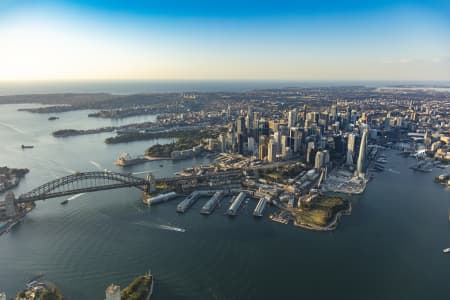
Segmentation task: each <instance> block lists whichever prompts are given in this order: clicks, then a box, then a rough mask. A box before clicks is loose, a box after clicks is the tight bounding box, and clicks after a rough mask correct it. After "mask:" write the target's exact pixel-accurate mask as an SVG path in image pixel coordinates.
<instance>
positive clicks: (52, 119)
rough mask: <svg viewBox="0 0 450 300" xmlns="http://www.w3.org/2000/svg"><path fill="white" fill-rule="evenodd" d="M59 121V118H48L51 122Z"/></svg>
mask: <svg viewBox="0 0 450 300" xmlns="http://www.w3.org/2000/svg"><path fill="white" fill-rule="evenodd" d="M58 119H59V117H49V118H48V120H49V121H55V120H58Z"/></svg>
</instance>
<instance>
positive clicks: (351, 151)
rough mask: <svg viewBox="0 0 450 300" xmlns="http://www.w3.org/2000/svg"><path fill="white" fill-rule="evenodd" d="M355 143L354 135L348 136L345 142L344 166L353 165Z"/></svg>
mask: <svg viewBox="0 0 450 300" xmlns="http://www.w3.org/2000/svg"><path fill="white" fill-rule="evenodd" d="M355 141H356V136H355V134H353V133H350V134H349V135H348V141H347V159H346V164H347V165H349V166H352V165H353V157H354V155H355Z"/></svg>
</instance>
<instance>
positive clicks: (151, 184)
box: [144, 174, 156, 196]
mask: <svg viewBox="0 0 450 300" xmlns="http://www.w3.org/2000/svg"><path fill="white" fill-rule="evenodd" d="M154 191H156V180H155V177H154V176H153V175H152V174H149V175H147V182H146V183H145V185H144V196H150V194H151V193H153V192H154Z"/></svg>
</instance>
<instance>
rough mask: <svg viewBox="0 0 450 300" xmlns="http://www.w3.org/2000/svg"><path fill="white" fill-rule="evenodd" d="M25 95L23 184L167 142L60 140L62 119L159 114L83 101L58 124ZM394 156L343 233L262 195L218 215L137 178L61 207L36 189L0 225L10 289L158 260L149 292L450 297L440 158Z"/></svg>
mask: <svg viewBox="0 0 450 300" xmlns="http://www.w3.org/2000/svg"><path fill="white" fill-rule="evenodd" d="M19 107H30V105H3V106H0V165H8V166H10V167H27V168H29V169H30V173H29V174H27V175H26V177H25V180H23V181H22V182H21V183H20V185H19V187H18V188H16V189H15V190H14V192H15V193H16V194H20V193H22V192H26V191H28V190H30V189H32V188H34V187H37V186H38V185H40V184H42V183H44V182H47V181H49V180H52V179H54V178H56V177H58V176H64V175H68V174H70V172H73V171H86V170H92V171H93V170H98V169H110V170H116V171H118V170H121V169H120V168H119V167H116V166H114V164H113V162H114V159H115V158H116V157H117V156H118V155H119V154H120V153H122V152H125V151H126V152H129V153H130V154H132V155H138V154H142V153H143V151H144V150H145V148H147V147H148V146H150V145H152V144H154V143H156V142H160V143H163V142H169V141H170V140H165V139H161V140H159V141H140V142H133V143H128V144H118V145H106V144H104V143H103V142H102V141H103V139H104V138H105V137H107V136H109V134H97V135H88V136H79V137H73V138H67V139H55V138H53V137H52V136H51V134H50V133H51V132H52V131H53V130H56V129H62V128H92V127H100V126H107V125H116V124H117V123H120V124H124V123H126V122H130V123H132V122H136V121H145V120H152V119H154V116H147V117H146V116H142V117H137V118H127V119H123V120H121V121H110V120H104V119H92V118H88V117H87V114H88V111H79V112H67V113H61V114H57V115H58V116H59V117H60V120H57V121H53V122H49V121H48V120H47V118H48V117H49V115H38V114H31V113H27V112H18V111H17V108H19ZM21 144H32V145H34V146H35V148H34V149H29V150H28V149H27V150H22V149H20V145H21ZM387 160H388V161H389V163H388V164H387V168H389V170H392V172H391V171H385V172H383V173H378V174H376V177H375V178H374V179H373V180H372V181H371V182H370V183H369V185H368V187H367V189H366V191H365V193H364V194H363V195H361V196H357V197H354V198H352V201H353V203H352V204H353V213H352V215H351V216H348V217H343V218H342V220H341V224H340V225H339V226H338V229H337V230H336V231H333V232H310V231H305V230H301V229H299V228H295V227H293V226H289V225H282V224H279V223H275V222H270V221H269V220H268V219H267V215H266V217H263V218H261V219H259V218H254V217H253V216H252V212H253V209H254V208H255V206H256V201H254V202H249V203H248V205H247V206H245V205H244V207H242V208H241V210H240V211H239V213H238V216H236V217H234V218H229V217H228V216H226V215H224V213H225V212H226V209H227V208H228V205H226V204H227V203H228V201H223V202H222V206H221V207H219V208H217V209H216V210H215V211H214V213H213V214H212V215H209V216H204V215H201V214H200V213H199V212H200V208H201V207H202V206H203V205H204V203H205V202H206V200H207V198H206V199H203V200H202V199H200V200H199V201H198V202H197V203H196V204H195V205H194V206H193V207H192V208H191V209H190V210H189V211H188V212H186V213H185V214H177V213H176V212H175V210H176V205H177V203H178V202H179V200H181V199H178V200H177V199H176V200H171V201H169V202H167V203H163V204H161V205H158V206H153V207H146V206H145V205H143V204H142V203H141V201H140V193H139V191H138V190H135V189H121V190H113V191H103V192H96V193H87V194H83V195H80V196H78V197H72V200H71V201H69V203H68V204H67V205H65V206H62V205H60V204H59V203H60V201H61V200H63V199H49V200H47V201H40V202H38V203H37V207H36V209H35V210H34V211H33V212H31V213H30V214H29V215H28V216H27V217H26V218H25V220H24V221H23V222H22V223H20V224H18V225H17V226H16V227H14V228H13V229H12V230H11V232H10V233H8V234H6V235H3V236H1V237H0V290H4V291H6V292H7V294H8V295H11V296H12V295H13V294H15V292H17V291H18V290H20V289H22V288H23V287H24V284H25V282H26V281H27V280H28V279H29V278H30V277H32V276H34V275H36V274H38V273H40V272H44V273H45V278H46V279H48V280H50V281H53V282H55V283H56V284H57V285H58V286H59V287H60V288H61V290H62V291H63V292H64V294H65V295H66V296H67V297H68V298H69V299H73V300H79V299H83V300H96V299H103V297H104V289H105V287H106V286H107V285H109V284H110V283H111V282H114V283H116V284H120V285H122V286H124V285H126V284H127V283H129V282H130V281H131V280H132V279H133V278H134V277H135V276H137V275H138V274H142V273H144V272H146V271H147V270H148V269H151V270H152V273H153V274H154V275H155V277H156V286H155V287H156V288H155V292H154V296H153V297H152V299H196V300H197V299H287V298H291V299H299V298H304V299H312V298H314V299H331V298H333V299H358V300H359V299H430V298H433V299H448V298H449V296H450V286H449V285H448V278H449V276H450V256H448V255H444V254H442V249H443V248H447V247H449V246H450V223H449V222H448V220H447V209H448V208H449V195H450V194H449V192H448V191H447V190H446V189H445V188H444V187H443V186H442V185H438V184H435V183H433V178H434V176H435V175H436V174H439V173H442V170H441V169H435V170H433V172H431V173H419V172H414V171H413V170H411V169H409V166H410V165H412V164H413V163H414V160H413V159H411V158H404V157H401V156H399V155H396V153H395V152H387ZM206 162H207V160H201V159H196V160H188V161H175V162H172V161H164V162H163V163H162V164H163V167H160V164H161V162H159V161H156V162H148V163H146V164H142V165H136V166H133V167H131V168H129V169H127V172H143V171H148V170H149V171H152V172H153V173H154V174H155V175H156V176H158V177H160V176H172V175H174V173H175V172H177V171H179V170H181V169H183V168H186V167H189V166H193V165H197V164H201V163H206ZM139 176H145V174H141V175H139ZM2 196H3V195H2ZM67 198H69V197H67ZM64 199H65V198H64Z"/></svg>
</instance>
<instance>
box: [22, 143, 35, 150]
mask: <svg viewBox="0 0 450 300" xmlns="http://www.w3.org/2000/svg"><path fill="white" fill-rule="evenodd" d="M21 147H22V149H33V148H34V146H32V145H30V146H27V145H23V144H22V146H21Z"/></svg>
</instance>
